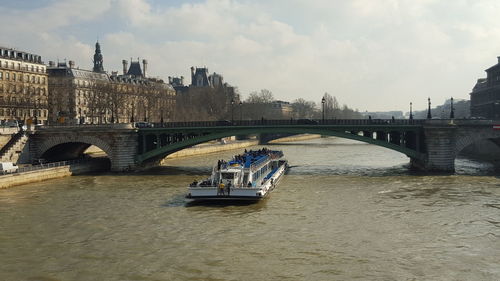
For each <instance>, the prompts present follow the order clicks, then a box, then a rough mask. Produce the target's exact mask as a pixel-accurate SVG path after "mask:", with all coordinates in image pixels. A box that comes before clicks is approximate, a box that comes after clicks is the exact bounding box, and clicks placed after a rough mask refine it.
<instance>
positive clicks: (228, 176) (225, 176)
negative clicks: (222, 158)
mask: <svg viewBox="0 0 500 281" xmlns="http://www.w3.org/2000/svg"><path fill="white" fill-rule="evenodd" d="M221 176H222V178H223V179H225V180H232V179H234V173H222V174H221Z"/></svg>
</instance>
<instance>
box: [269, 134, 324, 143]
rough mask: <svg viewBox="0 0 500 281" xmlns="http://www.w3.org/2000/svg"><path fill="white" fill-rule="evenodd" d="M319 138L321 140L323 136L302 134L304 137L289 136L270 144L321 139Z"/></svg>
mask: <svg viewBox="0 0 500 281" xmlns="http://www.w3.org/2000/svg"><path fill="white" fill-rule="evenodd" d="M319 138H321V135H313V134H302V135H295V136H289V137H284V138H280V139H275V140H272V141H270V142H269V143H280V142H294V141H303V140H312V139H319Z"/></svg>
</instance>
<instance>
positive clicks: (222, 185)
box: [217, 181, 224, 195]
mask: <svg viewBox="0 0 500 281" xmlns="http://www.w3.org/2000/svg"><path fill="white" fill-rule="evenodd" d="M217 195H224V183H223V182H222V181H221V183H220V184H219V189H218V190H217Z"/></svg>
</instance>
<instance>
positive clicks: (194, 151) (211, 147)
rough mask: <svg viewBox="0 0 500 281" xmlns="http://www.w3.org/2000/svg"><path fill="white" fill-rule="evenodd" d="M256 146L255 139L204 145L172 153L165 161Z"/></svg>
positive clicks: (257, 142)
mask: <svg viewBox="0 0 500 281" xmlns="http://www.w3.org/2000/svg"><path fill="white" fill-rule="evenodd" d="M258 144H259V141H258V140H256V139H253V140H241V141H233V142H230V143H226V144H222V143H218V144H206V145H205V144H204V145H200V146H194V147H190V148H186V149H183V150H181V151H177V152H175V153H172V154H170V155H169V156H167V158H166V159H172V158H180V157H187V156H194V155H201V154H208V153H215V152H219V151H225V150H232V149H240V148H245V147H249V146H254V145H258Z"/></svg>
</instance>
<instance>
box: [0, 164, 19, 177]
mask: <svg viewBox="0 0 500 281" xmlns="http://www.w3.org/2000/svg"><path fill="white" fill-rule="evenodd" d="M18 168H19V167H17V166H16V165H14V163H12V162H0V173H2V174H5V173H14V172H15V171H17V169H18Z"/></svg>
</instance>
